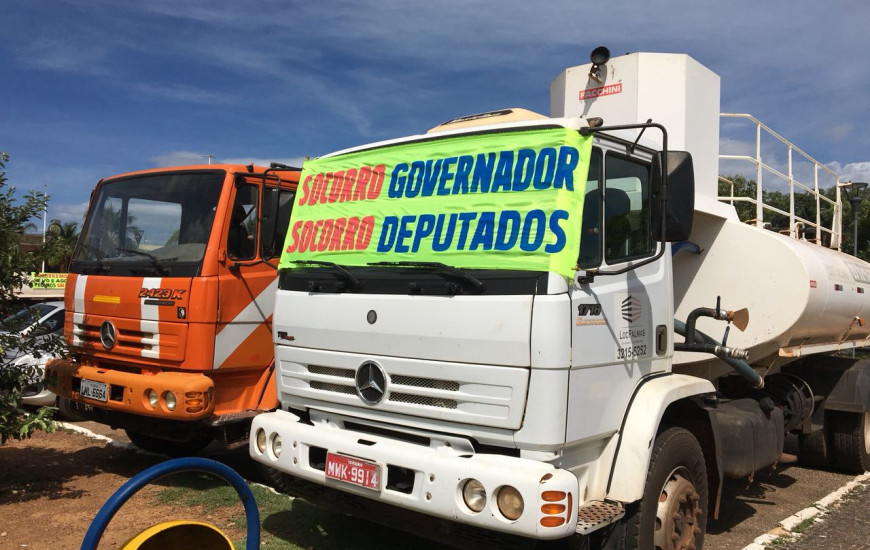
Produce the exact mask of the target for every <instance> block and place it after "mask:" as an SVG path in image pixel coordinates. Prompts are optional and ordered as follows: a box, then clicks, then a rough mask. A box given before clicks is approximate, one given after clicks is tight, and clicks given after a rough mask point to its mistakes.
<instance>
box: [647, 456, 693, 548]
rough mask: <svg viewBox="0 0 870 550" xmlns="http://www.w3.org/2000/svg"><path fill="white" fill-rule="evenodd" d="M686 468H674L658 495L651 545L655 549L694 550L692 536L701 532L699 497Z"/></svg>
mask: <svg viewBox="0 0 870 550" xmlns="http://www.w3.org/2000/svg"><path fill="white" fill-rule="evenodd" d="M691 479H692V476H691V475H690V474H689V471H688V470H686V469H685V468H682V467H680V468H676V469H675V470H674V471H672V472H671V474H670V475H669V476H668V478H667V480H666V481H665V485H664V487H662V492H661V494H660V495H659V505H658V509H657V511H656V524H655V530H654V535H653V542H654V543H655V547H656V550H695V548H696V546H695V535H697V534H699V533H700V532H701V529H700V528H699V527H698V525H697V524H698V518H699V516H700V515H701V503H700V497H699V496H698V493H697V491H695V486H694V485H693V484H692V481H691Z"/></svg>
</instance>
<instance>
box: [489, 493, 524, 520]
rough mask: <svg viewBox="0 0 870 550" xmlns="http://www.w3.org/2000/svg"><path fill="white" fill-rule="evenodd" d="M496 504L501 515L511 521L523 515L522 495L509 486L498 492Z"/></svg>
mask: <svg viewBox="0 0 870 550" xmlns="http://www.w3.org/2000/svg"><path fill="white" fill-rule="evenodd" d="M496 503H497V504H498V509H499V511H500V512H501V513H502V515H503V516H504V517H506V518H507V519H509V520H511V521H515V520H518V519H520V516H521V515H523V495H521V494H520V492H519V491H517V490H516V489H515V488H514V487H511V486H510V485H505V486H504V487H502V488H501V489H499V490H498V493H497V496H496Z"/></svg>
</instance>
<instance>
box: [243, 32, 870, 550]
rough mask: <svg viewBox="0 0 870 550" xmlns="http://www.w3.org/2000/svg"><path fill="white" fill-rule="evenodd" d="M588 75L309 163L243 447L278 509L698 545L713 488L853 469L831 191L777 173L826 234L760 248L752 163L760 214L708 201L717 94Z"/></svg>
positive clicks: (859, 335) (852, 286) (645, 76)
mask: <svg viewBox="0 0 870 550" xmlns="http://www.w3.org/2000/svg"><path fill="white" fill-rule="evenodd" d="M592 61H593V63H591V64H587V65H584V66H580V67H573V68H569V69H567V70H565V71H564V72H562V73H561V74H560V75H559V76H558V77H556V79H555V80H554V81H553V82H552V84H551V116H550V117H544V116H542V115H537V114H534V113H531V112H529V111H524V110H521V109H505V110H503V111H496V112H492V113H485V114H482V115H475V116H470V117H463V118H460V119H455V120H452V121H449V122H447V123H445V124H443V125H441V126H438V127H436V128H434V129H433V130H431V131H430V132H429V133H427V134H423V135H415V136H410V137H406V138H401V139H396V140H390V141H384V142H379V143H374V144H370V145H365V146H361V147H356V148H353V149H348V150H344V151H340V152H337V153H334V154H330V155H326V156H324V157H320V158H318V159H314V160H312V161H309V162H306V164H305V167H304V172H303V175H302V178H301V179H300V182H301V183H300V187H299V189H300V192H299V193H298V195H297V199H296V204H295V206H294V209H293V216H292V219H291V222H290V229H289V231H288V234H287V240H286V243H285V251H284V254H283V256H282V260H281V264H280V267H281V275H280V283H279V290H278V292H277V299H276V304H275V318H274V326H273V336H274V340H275V357H276V363H277V366H278V376H277V384H278V395H279V398H280V401H281V410H279V411H276V412H272V413H266V414H261V415H259V416H257V417H256V418H255V420H254V423H253V427H252V434H255V437H252V438H251V440H250V453H251V456H252V457H254V459H256V460H257V461H260V462H262V463H265V464H267V465H269V466H271V467H272V468H275V469H277V470H278V471H280V472H283V473H284V481H285V483H286V484H287V485H288V486H290V487H291V488H292V490H293V491H296V492H298V493H299V494H302V495H306V496H307V497H308V498H309V499H310V500H311V501H312V502H314V503H316V504H321V505H324V506H332V507H336V508H337V509H343V510H351V513H354V514H357V515H361V516H364V517H368V518H371V519H373V520H374V521H379V522H384V523H392V524H396V523H398V524H399V526H400V527H403V528H405V529H409V530H416V531H417V532H418V533H421V532H424V533H428V534H429V535H430V536H433V537H438V538H441V539H442V540H445V541H451V542H453V543H461V544H465V545H467V546H468V545H470V546H480V545H483V544H485V543H486V542H487V541H489V542H492V543H494V544H498V545H499V546H502V547H503V546H506V545H508V544H514V543H515V544H517V545H522V544H524V543H527V542H532V541H535V540H540V539H564V538H568V537H573V538H574V539H575V542H578V543H581V544H588V545H590V546H593V547H607V548H622V547H627V548H649V549H652V548H660V549H663V550H669V549H676V548H698V549H700V548H701V547H702V545H703V539H704V533H705V527H706V523H707V518H708V516H710V517H712V516H714V515H715V514H716V513H717V510H718V505H719V502H720V499H721V498H722V480H723V478H724V477H726V476H727V477H736V478H741V477H751V476H752V475H753V474H754V472H757V471H759V470H762V469H766V468H770V467H772V466H775V465H776V464H778V463H779V462H780V461H781V460H782V457H783V452H784V446H785V443H784V442H785V440H786V438H787V437H788V438H789V440H790V441H791V440H797V441H798V442H799V458H800V460H802V461H804V462H806V463H812V464H818V465H821V466H825V467H838V468H840V469H842V470H846V471H851V472H858V471H863V470H865V469H867V468H868V466H870V459H868V451H870V434H868V430H870V418H868V417H870V414H868V410H870V371H868V369H867V368H866V365H865V364H863V363H861V362H857V363H856V362H855V360H854V359H849V358H844V357H838V356H835V354H836V352H839V351H842V350H844V349H846V350H848V349H851V348H853V347H858V346H862V345H863V344H864V342H865V340H866V339H867V338H868V336H870V326H867V324H866V323H865V322H864V318H865V317H866V315H867V310H868V309H870V293H868V292H866V291H867V289H868V287H870V265H868V264H866V263H864V262H863V261H860V260H858V259H856V258H853V257H850V256H848V255H846V254H844V253H842V252H839V251H838V250H837V249H838V248H839V243H840V231H839V220H840V204H839V188H838V191H837V199H836V200H828V199H826V198H825V197H824V195H822V194H820V193H818V192H817V191H818V183H817V180H816V181H814V183H813V185H812V186H811V187H810V186H805V184H802V183H800V182H798V181H797V180H796V178H794V177H792V176H793V175H792V174H791V173H789V174H787V175H786V176H787V179H788V181H787V182H786V183H787V185H789V186H790V188H792V189H797V187H796V186H802V187H803V186H805V187H810V188H811V190H812V191H814V193H815V194H814V195H813V196H814V197H815V198H814V200H815V203H816V206H817V214H816V216H815V219H811V218H810V217H809V216H807V215H806V214H801V213H800V212H797V211H796V210H795V208H794V206H793V205H794V201H792V202H791V205H792V206H790V208H789V209H788V210H787V211H786V210H783V209H781V208H780V209H779V210H778V211H776V212H774V214H776V215H779V216H781V217H782V218H783V219H787V220H788V227H785V228H784V229H783V232H782V233H780V232H776V231H771V230H770V229H768V228H767V225H766V223H767V222H765V221H764V218H765V215H767V216H768V217H770V216H772V215H774V214H771V213H770V211H769V207H768V206H766V205H765V204H764V203H763V202H764V201H763V200H756V199H763V197H764V194H763V193H762V189H761V173H762V168H763V167H764V166H765V163H764V162H763V160H762V159H761V158H760V156H759V157H758V158H755V159H753V162H754V163H755V167H757V168H758V170H759V171H758V174H759V178H758V186H757V191H758V192H757V196H756V197H755V198H753V197H737V198H735V197H728V198H727V202H722V201H721V200H720V197H719V196H718V195H717V191H718V189H717V187H718V186H717V179H718V174H719V164H718V161H719V155H718V145H719V121H720V114H719V77H718V76H717V75H715V74H714V73H712V72H711V71H709V70H708V69H706V68H705V67H703V66H702V65H700V64H699V63H697V62H696V61H694V60H693V59H691V58H690V57H688V56H686V55H677V54H647V53H639V54H630V55H625V56H621V57H618V58H614V59H609V54H607V52H606V50H604V49H598V50H596V51H595V52H593V56H592ZM752 120H754V119H752ZM762 126H763V125H761V124H760V123H758V128H759V129H761V128H762ZM759 131H760V130H759ZM789 150H790V151H792V150H796V151H800V150H799V149H796V148H793V147H789ZM812 166H813V170H814V171H816V174H817V176H818V171H819V170H822V171H824V168H823V167H821V166H820V165H818V164H817V163H814V164H812ZM780 174H781V172H780ZM817 176H816V177H817ZM834 183H835V184H838V185H840V184H842V183H843V182H838V181H837V180H836V178H835V179H834ZM739 200H744V201H750V202H753V201H754V202H753V204H755V209H756V213H757V215H756V216H755V218H754V219H753V220H740V219H739V218H738V216H737V214H736V210H735V207H734V206H733V204H732V203H734V202H735V201H739ZM825 201H827V202H825ZM826 209H827V210H826ZM819 212H827V214H825V215H821V214H820V213H819ZM828 214H830V215H831V216H832V220H833V222H834V223H833V224H831V225H830V227H828V226H825V224H824V223H822V221H823V220H822V218H825V217H826V216H827V215H828ZM747 222H748V223H747ZM732 325H733V326H734V327H735V328H736V329H740V330H734V331H728V330H726V328H727V329H730V328H731V326H732ZM741 331H742V332H741ZM723 333H724V334H725V336H728V337H727V338H725V337H723ZM723 340H725V341H723ZM417 520H421V521H424V522H425V524H426V525H429V526H430V527H427V528H426V529H427V530H426V531H424V530H423V528H421V527H418V526H419V525H420V523H419V522H418V521H417ZM432 525H434V526H435V527H431V526H432ZM496 541H497V542H496Z"/></svg>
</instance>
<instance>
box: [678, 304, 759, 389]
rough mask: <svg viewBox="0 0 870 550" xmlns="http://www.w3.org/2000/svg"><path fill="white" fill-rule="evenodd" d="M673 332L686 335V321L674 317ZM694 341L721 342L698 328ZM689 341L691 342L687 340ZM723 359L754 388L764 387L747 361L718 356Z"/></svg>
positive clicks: (712, 343) (715, 343)
mask: <svg viewBox="0 0 870 550" xmlns="http://www.w3.org/2000/svg"><path fill="white" fill-rule="evenodd" d="M674 332H676V333H677V334H679V335H680V336H685V335H686V323H684V322H682V321H680V320H679V319H674ZM695 342H697V343H699V344H707V345H714V346H721V345H722V344H721V342H717V341H716V340H715V339H713V338H711V337H709V336H707V335H706V334H704V333H703V332H701V331H699V330H695ZM689 343H691V342H689ZM720 359H722V360H723V361H725V362H726V363H728V364H729V365H731V367H732V368H733V369H734V370H736V371H737V372H738V373H740V376H742V377H743V378H745V379H746V381H747V382H749V384H750V385H751V386H752V387H753V388H754V389H761V388H763V387H764V378H763V377H762V376H761V375H760V374H758V373H757V372H755V369H753V368H752V367H751V366H750V365H749V363H747V362H746V361H743V360H741V359H734V358H733V357H720Z"/></svg>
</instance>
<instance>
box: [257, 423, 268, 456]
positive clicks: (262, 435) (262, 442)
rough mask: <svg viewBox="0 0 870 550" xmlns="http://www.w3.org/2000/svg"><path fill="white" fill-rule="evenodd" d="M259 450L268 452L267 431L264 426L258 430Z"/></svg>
mask: <svg viewBox="0 0 870 550" xmlns="http://www.w3.org/2000/svg"><path fill="white" fill-rule="evenodd" d="M257 450H258V451H260V453H265V452H266V432H265V430H263V428H260V429H259V430H257Z"/></svg>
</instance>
